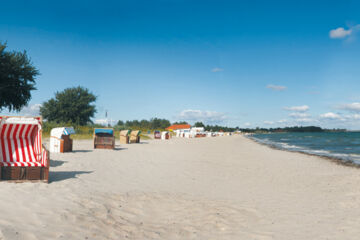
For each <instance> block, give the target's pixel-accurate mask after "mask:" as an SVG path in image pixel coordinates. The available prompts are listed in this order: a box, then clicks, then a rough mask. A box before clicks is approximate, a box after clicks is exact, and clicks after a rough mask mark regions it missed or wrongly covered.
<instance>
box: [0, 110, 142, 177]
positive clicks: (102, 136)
mask: <svg viewBox="0 0 360 240" xmlns="http://www.w3.org/2000/svg"><path fill="white" fill-rule="evenodd" d="M74 133H75V131H74V129H73V128H72V127H62V128H54V129H52V130H51V132H50V152H54V153H61V152H71V151H72V146H73V140H72V139H71V138H70V135H71V134H74ZM140 133H141V132H140V131H130V130H124V131H121V132H120V143H122V144H128V143H139V142H140ZM94 148H102V149H114V148H115V136H114V129H112V128H95V129H94ZM50 152H49V151H48V150H47V149H46V148H45V146H44V145H43V144H42V119H41V117H7V116H0V181H3V180H10V181H16V182H19V181H35V180H36V181H39V180H40V181H44V182H48V180H49V168H50Z"/></svg>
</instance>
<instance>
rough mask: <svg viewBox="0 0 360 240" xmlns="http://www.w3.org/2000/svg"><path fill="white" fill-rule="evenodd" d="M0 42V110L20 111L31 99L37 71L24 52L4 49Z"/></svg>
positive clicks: (4, 45) (4, 46)
mask: <svg viewBox="0 0 360 240" xmlns="http://www.w3.org/2000/svg"><path fill="white" fill-rule="evenodd" d="M5 49H6V44H2V43H0V110H2V109H3V108H7V109H9V111H13V110H15V111H20V110H21V108H22V107H23V106H25V105H26V104H27V103H28V102H29V101H30V99H31V91H32V90H36V88H35V77H36V76H37V75H39V71H38V70H37V69H36V68H35V67H34V66H33V65H32V63H31V61H30V58H29V57H28V56H27V54H26V51H24V52H15V51H12V52H9V51H6V50H5Z"/></svg>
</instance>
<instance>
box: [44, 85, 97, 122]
mask: <svg viewBox="0 0 360 240" xmlns="http://www.w3.org/2000/svg"><path fill="white" fill-rule="evenodd" d="M95 101H96V96H95V95H94V94H92V93H91V92H90V91H89V90H88V89H87V88H83V87H80V86H79V87H74V88H67V89H65V90H64V91H62V92H56V93H55V98H52V99H50V100H49V101H47V102H44V104H43V105H42V107H40V113H41V115H42V116H43V118H44V119H46V120H48V121H53V122H58V123H59V122H66V123H67V122H71V123H74V124H78V125H85V124H87V123H89V122H91V118H92V117H94V114H95V113H96V108H95V105H93V103H94V102H95Z"/></svg>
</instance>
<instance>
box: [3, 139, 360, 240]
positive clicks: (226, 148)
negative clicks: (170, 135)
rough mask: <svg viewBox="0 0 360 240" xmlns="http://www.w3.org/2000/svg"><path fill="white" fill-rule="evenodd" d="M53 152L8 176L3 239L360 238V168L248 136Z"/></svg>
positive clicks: (88, 144) (86, 143)
mask: <svg viewBox="0 0 360 240" xmlns="http://www.w3.org/2000/svg"><path fill="white" fill-rule="evenodd" d="M116 144H117V145H116V149H115V150H100V149H96V150H94V149H93V144H92V141H91V140H78V141H74V152H72V153H64V154H51V169H50V171H51V172H50V183H49V184H45V183H7V182H0V195H1V202H2V204H1V208H0V216H1V217H0V239H258V240H260V239H264V240H267V239H284V240H285V239H286V240H289V239H293V240H294V239H358V238H359V236H360V228H359V227H360V218H359V216H360V207H359V206H360V188H358V187H357V183H358V182H359V180H360V174H359V169H356V168H352V167H347V166H342V165H338V164H335V163H334V162H331V161H327V160H326V159H322V158H319V157H316V156H309V155H305V154H301V153H292V152H286V151H281V150H276V149H272V148H269V147H267V146H263V145H260V144H258V143H255V142H253V141H251V140H249V139H247V138H245V137H243V136H227V137H216V138H199V139H171V140H169V141H161V140H158V141H157V140H150V141H144V142H143V143H141V144H129V145H119V143H118V142H117V143H116Z"/></svg>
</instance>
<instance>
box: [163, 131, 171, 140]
mask: <svg viewBox="0 0 360 240" xmlns="http://www.w3.org/2000/svg"><path fill="white" fill-rule="evenodd" d="M169 139H170V133H169V132H168V131H163V132H162V133H161V140H169Z"/></svg>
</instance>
